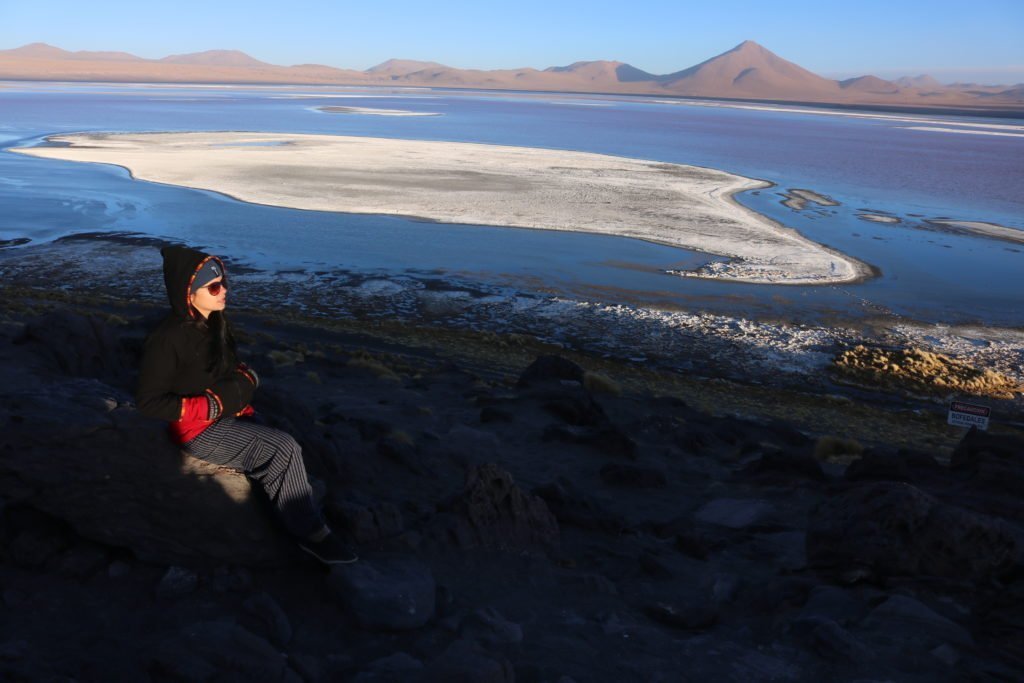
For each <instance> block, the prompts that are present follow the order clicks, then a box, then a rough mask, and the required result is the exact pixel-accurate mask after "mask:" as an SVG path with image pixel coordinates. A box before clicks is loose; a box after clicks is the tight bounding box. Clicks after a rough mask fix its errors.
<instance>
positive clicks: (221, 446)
mask: <svg viewBox="0 0 1024 683" xmlns="http://www.w3.org/2000/svg"><path fill="white" fill-rule="evenodd" d="M160 253H161V254H162V255H163V257H164V282H165V284H166V285H167V296H168V298H169V299H170V301H171V313H170V315H168V316H167V317H166V318H165V319H164V320H163V322H161V323H160V325H159V326H158V327H157V328H156V329H155V330H153V331H152V332H151V333H150V334H149V336H148V337H147V338H146V342H145V346H144V350H143V355H142V367H141V369H140V373H139V385H138V391H137V392H136V404H137V406H138V409H139V412H141V413H142V414H143V415H148V416H150V417H157V418H161V419H164V420H168V421H170V426H169V431H170V435H171V438H172V440H173V441H174V442H175V443H177V444H179V445H180V446H182V447H183V448H184V449H185V451H186V452H187V453H189V454H190V455H192V456H194V457H196V458H199V459H201V460H205V461H207V462H210V463H213V464H216V465H222V466H225V467H231V468H235V469H240V470H242V471H243V472H244V473H245V474H246V476H247V477H249V478H250V479H254V480H256V481H258V482H259V483H260V485H261V486H262V487H263V490H264V491H266V493H267V496H268V497H269V498H270V500H271V501H272V502H273V504H274V506H275V507H276V509H277V511H278V513H279V514H280V516H281V518H282V520H283V521H284V524H285V527H286V528H287V529H288V531H289V532H290V533H291V534H293V535H294V536H295V538H296V541H297V542H298V545H299V547H301V548H302V549H303V550H305V551H306V552H308V553H310V554H311V555H313V556H314V557H316V558H317V559H318V560H320V561H321V562H323V563H325V564H344V563H348V562H354V561H355V560H356V559H357V558H356V555H355V553H353V552H352V550H351V549H350V548H349V547H348V546H347V545H346V544H345V543H344V542H343V541H342V540H341V539H339V538H338V537H337V535H336V534H334V533H332V532H331V530H330V528H328V526H327V525H326V524H325V523H324V519H323V516H322V515H321V513H320V512H318V511H317V509H316V507H315V505H314V503H313V491H312V489H311V488H310V485H309V481H308V479H307V478H306V468H305V464H304V463H303V461H302V450H301V448H300V447H299V445H298V443H296V441H295V439H294V438H292V437H291V436H290V435H288V434H286V433H285V432H282V431H280V430H277V429H272V428H270V427H266V426H264V425H260V424H257V423H255V422H254V421H253V420H251V419H246V418H248V417H249V416H251V415H252V414H253V413H254V411H253V408H252V406H250V405H249V401H250V400H251V399H252V396H253V393H254V392H255V391H256V388H257V387H258V386H259V384H260V379H259V377H258V376H257V374H256V372H255V371H254V370H253V369H252V368H250V367H248V366H247V365H245V364H244V363H240V362H239V361H238V357H237V356H236V344H235V339H234V336H233V335H232V333H231V326H230V325H229V324H228V321H227V319H226V318H225V316H224V313H223V311H224V308H225V307H226V305H227V288H228V282H227V279H226V277H225V276H226V271H225V269H224V263H223V262H222V261H221V260H220V259H219V258H217V257H216V256H210V255H208V254H204V253H202V252H199V251H195V250H194V249H188V248H185V247H179V246H171V247H165V248H164V249H162V250H161V252H160Z"/></svg>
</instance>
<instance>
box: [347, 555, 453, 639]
mask: <svg viewBox="0 0 1024 683" xmlns="http://www.w3.org/2000/svg"><path fill="white" fill-rule="evenodd" d="M330 585H331V589H332V590H333V591H334V594H335V595H336V596H337V597H338V599H339V600H340V601H341V602H342V603H343V604H344V605H346V606H347V607H348V608H349V610H351V612H352V615H353V616H354V617H355V618H356V621H358V622H359V623H360V624H361V625H362V626H363V627H365V628H369V629H379V630H388V631H402V630H408V629H414V628H419V627H420V626H422V625H423V624H425V623H427V622H428V621H429V620H430V619H431V617H433V616H434V604H435V596H436V595H435V594H436V584H435V583H434V575H433V573H432V572H431V571H430V568H429V567H427V566H426V565H424V564H423V563H422V562H420V561H419V560H416V559H413V558H403V557H396V558H384V559H380V560H374V561H368V560H361V561H360V562H357V563H355V564H352V565H339V566H335V567H333V568H332V569H331V576H330Z"/></svg>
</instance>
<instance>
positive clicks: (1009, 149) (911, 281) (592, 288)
mask: <svg viewBox="0 0 1024 683" xmlns="http://www.w3.org/2000/svg"><path fill="white" fill-rule="evenodd" d="M5 85H6V87H4V88H0V146H3V147H11V146H23V145H31V144H40V143H41V142H42V141H43V138H44V137H45V136H47V135H52V134H59V133H70V132H80V131H186V130H225V131H228V130H246V131H275V132H294V133H321V134H335V135H365V136H379V137H394V138H412V139H424V140H453V141H466V142H485V143H495V144H508V145H525V146H538V147H546V148H554V149H571V150H581V151H590V152H599V153H604V154H614V155H620V156H627V157H634V158H643V159H655V160H660V161H666V162H674V163H686V164H694V165H698V166H708V167H713V168H720V169H723V170H726V171H730V172H733V173H739V174H741V175H746V176H750V177H754V178H760V179H764V180H767V181H770V182H772V183H775V187H772V188H769V189H764V190H759V191H754V192H748V193H744V194H742V195H739V196H738V199H739V201H740V202H741V203H743V204H744V205H745V206H747V207H749V208H751V209H753V210H755V211H758V212H760V213H763V214H765V215H768V216H770V217H771V218H773V219H775V220H777V221H779V222H780V223H782V224H784V225H786V226H789V227H792V228H795V229H797V230H799V231H800V232H801V233H803V234H805V235H807V236H808V237H809V238H811V239H813V240H816V241H818V242H821V243H824V244H827V245H829V246H831V247H833V248H836V249H838V250H840V251H842V252H844V253H847V254H850V255H852V256H855V257H857V258H859V259H861V260H863V261H866V262H868V263H870V264H872V265H874V266H876V267H877V268H878V269H879V270H880V272H881V275H880V276H879V277H877V278H874V279H872V280H870V281H868V282H865V283H861V284H857V285H849V286H841V287H836V286H823V287H794V286H772V285H748V284H737V283H727V282H714V281H702V280H696V279H692V278H680V277H675V276H671V275H667V274H665V273H664V271H665V270H668V269H687V268H693V267H696V266H699V265H700V264H702V263H706V262H707V261H709V260H712V259H714V258H716V257H714V256H709V255H707V254H700V253H696V252H689V251H685V250H680V249H675V248H671V247H665V246H661V245H657V244H651V243H647V242H643V241H639V240H632V239H625V238H614V237H607V236H598V235H586V234H580V233H564V232H555V231H543V230H526V229H515V228H498V227H489V226H473V225H449V224H439V223H432V222H427V221H418V220H410V219H404V218H397V217H387V216H368V215H353V214H338V213H327V212H313V211H299V210H292V209H281V208H276V207H266V206H258V205H251V204H244V203H241V202H237V201H235V200H232V199H229V198H226V197H223V196H221V195H218V194H216V193H211V192H205V191H196V190H189V189H183V188H178V187H172V186H166V185H160V184H155V183H148V182H141V181H135V180H132V179H131V178H130V177H129V175H128V173H127V172H126V171H125V170H124V169H121V168H117V167H112V166H104V165H98V164H78V163H72V162H63V161H53V160H43V159H33V158H29V157H25V156H21V155H17V154H12V153H10V152H5V151H0V240H12V239H19V238H28V239H30V240H31V242H29V243H28V244H27V245H26V247H28V248H30V247H31V246H32V245H33V244H38V243H40V242H45V241H49V240H53V239H56V238H59V237H61V236H65V235H68V234H73V233H81V232H97V231H98V232H107V231H110V232H114V231H116V232H137V233H144V234H147V235H155V236H160V237H164V238H170V239H176V240H181V241H184V242H186V243H188V244H190V245H193V246H197V247H199V248H204V249H207V250H211V251H215V252H216V253H219V254H224V255H227V256H228V257H230V258H232V259H234V260H236V261H237V262H240V263H244V264H246V265H250V266H254V267H258V268H267V269H281V270H290V269H295V268H301V269H307V270H310V271H312V270H324V269H328V270H329V269H346V270H354V271H365V272H373V273H379V274H381V275H384V276H387V275H389V274H392V275H396V274H416V273H420V274H430V275H432V276H441V277H445V278H449V279H452V280H456V281H465V282H467V283H477V284H482V285H487V286H491V287H495V288H499V289H502V288H505V289H508V290H519V291H526V292H540V293H546V294H556V295H562V296H569V297H574V298H580V299H586V300H592V301H604V302H615V303H620V302H621V303H629V304H635V305H640V306H646V307H654V308H666V309H685V310H711V311H720V312H723V313H729V314H738V315H747V316H752V317H762V316H765V317H782V318H788V319H793V320H801V321H804V320H814V319H815V318H820V317H823V316H829V317H831V316H833V315H840V316H854V317H856V316H861V315H874V314H877V313H891V314H895V315H898V316H907V317H911V318H915V319H919V320H924V321H930V322H947V323H953V322H966V321H979V322H984V323H987V324H993V325H1010V326H1021V325H1024V245H1021V244H1015V243H1012V242H1007V241H999V240H994V239H990V238H982V237H973V236H972V237H968V236H960V235H952V234H947V233H944V232H941V231H939V230H938V229H936V226H934V225H932V224H929V223H926V222H925V219H928V218H932V219H935V218H951V219H956V220H971V221H988V222H993V223H998V224H1001V225H1006V226H1009V227H1012V228H1017V229H1021V230H1024V129H1021V130H1022V135H1021V136H1019V137H1014V136H1006V135H1003V136H995V135H978V134H956V133H948V132H936V131H926V130H918V129H917V128H918V127H921V125H922V124H921V123H920V122H914V121H908V120H905V119H906V115H898V116H894V117H886V116H878V117H859V116H857V117H851V116H837V115H833V114H830V113H815V112H811V111H809V110H801V109H800V108H788V107H787V109H797V110H798V111H796V112H793V111H769V110H762V109H737V108H730V107H710V106H689V105H686V104H680V103H678V102H674V103H670V102H662V101H658V100H656V99H655V98H646V97H614V96H607V97H601V96H584V95H561V94H550V93H493V92H469V91H452V90H429V89H387V88H376V89H368V88H336V87H335V88H311V87H266V88H258V87H239V88H230V89H228V88H210V87H187V86H120V85H117V86H115V85H107V84H53V83H7V84H5ZM331 105H346V106H357V107H363V108H368V109H373V108H378V109H388V110H407V111H415V112H431V113H438V114H441V115H440V116H376V115H369V114H362V113H325V112H322V111H319V110H318V107H323V106H331ZM912 118H915V119H934V120H936V121H943V122H946V123H945V124H943V126H944V127H946V128H952V129H954V130H956V129H958V128H957V126H960V128H962V129H964V130H968V129H974V130H981V131H983V132H984V131H994V130H996V129H995V128H991V129H986V128H984V126H986V125H991V126H997V125H998V126H1024V121H1021V120H1014V119H1005V118H1003V119H985V118H980V117H970V118H964V117H950V116H934V117H924V116H919V115H915V116H913V117H912ZM965 124H971V125H970V126H967V125H965ZM792 188H803V189H810V190H813V191H815V192H818V193H821V194H823V195H826V196H827V197H829V198H831V199H832V200H834V201H835V202H837V203H838V205H837V206H819V205H817V204H814V203H810V204H807V205H806V207H805V208H804V209H802V210H799V211H797V210H793V209H790V208H788V207H786V206H783V204H782V201H783V200H784V198H785V197H784V196H783V195H784V194H785V193H786V192H787V191H788V190H789V189H792ZM866 212H871V213H884V214H886V215H890V216H892V217H895V218H897V219H899V220H900V222H899V223H896V224H890V223H873V222H869V221H866V220H864V219H863V218H861V217H859V216H860V215H862V214H864V213H866ZM19 248H25V247H11V248H9V249H19ZM153 257H154V259H155V260H159V254H158V253H156V251H155V250H154V256H153Z"/></svg>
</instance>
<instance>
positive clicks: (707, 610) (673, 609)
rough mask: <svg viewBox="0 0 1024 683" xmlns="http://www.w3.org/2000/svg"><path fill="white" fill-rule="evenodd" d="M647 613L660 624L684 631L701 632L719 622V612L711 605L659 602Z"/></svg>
mask: <svg viewBox="0 0 1024 683" xmlns="http://www.w3.org/2000/svg"><path fill="white" fill-rule="evenodd" d="M645 611H646V613H647V616H649V617H650V618H651V619H654V620H655V621H657V622H658V623H660V624H664V625H665V626H671V627H672V628H678V629H682V630H684V631H701V630H704V629H707V628H710V627H712V626H714V625H715V622H717V621H718V610H716V609H715V608H714V607H712V606H711V605H710V604H696V605H685V606H681V605H672V604H669V603H665V602H658V603H654V604H653V605H649V606H648V607H647V608H646V610H645Z"/></svg>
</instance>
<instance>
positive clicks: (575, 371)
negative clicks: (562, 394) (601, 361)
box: [518, 356, 583, 387]
mask: <svg viewBox="0 0 1024 683" xmlns="http://www.w3.org/2000/svg"><path fill="white" fill-rule="evenodd" d="M561 380H567V381H572V382H580V383H581V384H582V383H583V368H581V367H580V366H578V365H576V364H575V363H573V362H572V361H571V360H569V359H567V358H562V357H561V356H538V357H537V359H536V360H535V361H533V363H531V364H530V366H529V367H527V368H526V369H525V370H523V374H521V375H520V376H519V381H518V386H520V387H525V386H527V385H529V384H531V383H533V382H558V381H561Z"/></svg>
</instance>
